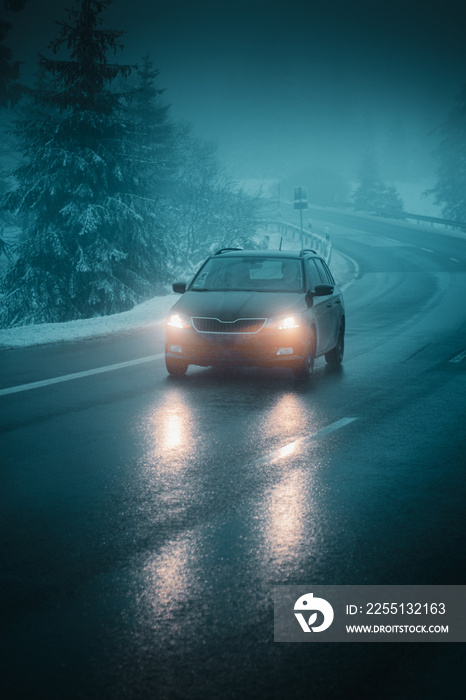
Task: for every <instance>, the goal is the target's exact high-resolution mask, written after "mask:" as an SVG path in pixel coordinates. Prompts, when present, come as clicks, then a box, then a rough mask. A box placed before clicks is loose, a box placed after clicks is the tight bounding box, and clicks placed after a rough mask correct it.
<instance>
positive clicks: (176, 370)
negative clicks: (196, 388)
mask: <svg viewBox="0 0 466 700" xmlns="http://www.w3.org/2000/svg"><path fill="white" fill-rule="evenodd" d="M165 366H166V368H167V372H168V374H171V376H172V377H182V376H183V375H185V374H186V370H187V369H188V363H187V362H184V360H177V359H176V358H175V357H167V356H165Z"/></svg>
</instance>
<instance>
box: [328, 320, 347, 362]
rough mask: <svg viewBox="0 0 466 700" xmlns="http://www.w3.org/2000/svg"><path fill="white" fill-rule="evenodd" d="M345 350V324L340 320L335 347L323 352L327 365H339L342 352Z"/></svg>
mask: <svg viewBox="0 0 466 700" xmlns="http://www.w3.org/2000/svg"><path fill="white" fill-rule="evenodd" d="M344 351H345V325H344V323H343V321H340V328H339V329H338V337H337V344H336V345H335V347H334V348H333V349H332V350H330V352H327V353H326V354H325V360H326V362H327V364H329V365H341V363H342V360H343V353H344Z"/></svg>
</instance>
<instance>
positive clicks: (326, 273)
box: [314, 258, 335, 285]
mask: <svg viewBox="0 0 466 700" xmlns="http://www.w3.org/2000/svg"><path fill="white" fill-rule="evenodd" d="M314 262H315V264H316V267H317V269H318V271H319V276H320V284H333V285H334V284H335V282H334V280H333V277H332V275H331V274H330V270H329V269H328V267H327V265H325V263H324V262H323V261H322V260H320V259H319V258H314Z"/></svg>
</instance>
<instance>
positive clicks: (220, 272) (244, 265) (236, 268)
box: [190, 256, 303, 292]
mask: <svg viewBox="0 0 466 700" xmlns="http://www.w3.org/2000/svg"><path fill="white" fill-rule="evenodd" d="M190 289H191V290H192V291H229V290H231V291H267V292H278V291H280V292H281V291H287V292H299V291H302V289H303V274H302V261H301V260H294V259H293V258H266V257H257V258H255V257H252V256H248V257H246V256H245V257H241V256H232V257H222V256H218V257H215V256H214V257H212V258H209V260H207V262H206V263H205V265H204V266H203V267H202V268H201V270H200V271H199V272H198V274H197V275H196V277H195V278H194V280H193V282H192V284H191V286H190Z"/></svg>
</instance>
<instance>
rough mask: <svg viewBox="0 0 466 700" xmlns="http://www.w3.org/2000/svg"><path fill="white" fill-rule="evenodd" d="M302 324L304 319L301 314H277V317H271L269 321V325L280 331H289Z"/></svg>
mask: <svg viewBox="0 0 466 700" xmlns="http://www.w3.org/2000/svg"><path fill="white" fill-rule="evenodd" d="M301 325H302V319H301V315H300V314H286V315H283V316H276V317H275V318H271V319H270V321H269V327H270V328H273V330H278V331H288V330H291V329H292V328H300V326H301Z"/></svg>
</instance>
